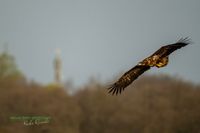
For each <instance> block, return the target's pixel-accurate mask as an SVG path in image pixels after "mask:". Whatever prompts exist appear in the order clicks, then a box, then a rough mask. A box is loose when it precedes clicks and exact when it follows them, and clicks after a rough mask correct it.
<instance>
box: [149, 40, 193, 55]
mask: <svg viewBox="0 0 200 133" xmlns="http://www.w3.org/2000/svg"><path fill="white" fill-rule="evenodd" d="M190 43H191V41H190V39H189V38H188V37H186V38H181V39H180V40H178V41H177V42H176V43H174V44H169V45H166V46H163V47H161V48H160V49H159V50H157V51H156V52H155V53H153V55H152V56H154V55H159V56H160V57H166V56H168V55H170V54H171V53H172V52H174V51H175V50H177V49H180V48H182V47H185V46H186V45H188V44H190Z"/></svg>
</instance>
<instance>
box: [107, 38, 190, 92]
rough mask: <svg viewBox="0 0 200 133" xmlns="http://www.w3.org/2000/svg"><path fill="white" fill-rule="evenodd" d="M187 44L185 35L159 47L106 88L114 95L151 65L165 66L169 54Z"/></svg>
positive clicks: (188, 42) (187, 39)
mask: <svg viewBox="0 0 200 133" xmlns="http://www.w3.org/2000/svg"><path fill="white" fill-rule="evenodd" d="M188 44H190V39H189V38H188V37H186V38H181V39H180V40H178V41H177V42H176V43H174V44H169V45H165V46H163V47H161V48H160V49H158V50H157V51H156V52H155V53H153V54H152V55H151V56H149V57H147V58H145V59H144V60H142V61H141V62H139V63H138V64H137V65H136V66H135V67H133V68H132V69H130V70H129V71H127V72H126V73H124V74H123V75H122V77H121V78H119V80H118V81H117V82H115V83H114V84H112V85H111V86H110V87H109V88H108V91H109V93H112V94H116V95H117V94H119V93H121V92H122V91H123V90H124V89H125V88H126V87H127V86H128V85H130V84H131V83H132V82H133V81H134V80H135V79H137V78H138V77H139V76H140V75H141V74H143V73H144V72H145V71H147V70H149V69H150V68H151V67H157V68H160V67H164V66H166V65H167V64H168V60H169V59H168V58H169V55H170V54H171V53H172V52H174V51H175V50H177V49H180V48H182V47H185V46H186V45H188Z"/></svg>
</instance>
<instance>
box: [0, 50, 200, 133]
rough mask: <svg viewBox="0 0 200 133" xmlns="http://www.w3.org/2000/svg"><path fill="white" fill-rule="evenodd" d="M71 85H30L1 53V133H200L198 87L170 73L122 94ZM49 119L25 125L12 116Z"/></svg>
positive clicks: (96, 85) (146, 78)
mask: <svg viewBox="0 0 200 133" xmlns="http://www.w3.org/2000/svg"><path fill="white" fill-rule="evenodd" d="M70 89H71V88H70V86H68V85H65V86H63V87H62V86H58V85H55V84H50V85H40V84H38V83H35V82H33V81H28V80H27V79H26V76H25V75H23V72H21V71H19V69H18V68H17V66H16V63H15V60H14V58H13V57H12V55H9V54H7V53H1V55H0V132H1V133H131V132H132V133H200V86H199V85H197V84H193V83H191V82H187V81H183V80H181V79H178V78H174V77H170V76H167V75H159V76H153V75H150V76H142V77H141V78H139V79H138V80H137V81H136V82H135V83H134V84H132V85H131V86H130V87H128V88H127V89H126V91H125V92H123V93H122V94H121V95H119V96H112V95H109V94H107V90H106V85H103V84H101V83H99V82H98V81H97V80H95V79H93V80H91V82H90V83H88V84H87V85H85V86H82V87H81V88H76V90H77V91H76V92H75V93H73V94H70V93H69V90H70ZM20 115H21V116H34V115H36V116H38V115H41V116H50V117H51V118H52V120H51V121H50V123H47V124H41V125H32V126H25V125H24V124H23V123H22V122H11V121H10V119H9V118H10V117H11V116H20Z"/></svg>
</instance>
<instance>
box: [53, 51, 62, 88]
mask: <svg viewBox="0 0 200 133" xmlns="http://www.w3.org/2000/svg"><path fill="white" fill-rule="evenodd" d="M60 53H61V52H60V49H56V57H55V59H54V79H55V83H57V84H61V78H62V61H61V58H60Z"/></svg>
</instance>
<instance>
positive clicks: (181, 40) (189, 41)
mask: <svg viewBox="0 0 200 133" xmlns="http://www.w3.org/2000/svg"><path fill="white" fill-rule="evenodd" d="M177 43H181V44H185V45H188V44H192V43H193V42H192V40H191V39H190V38H189V37H185V38H181V39H179V40H178V42H177Z"/></svg>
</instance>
